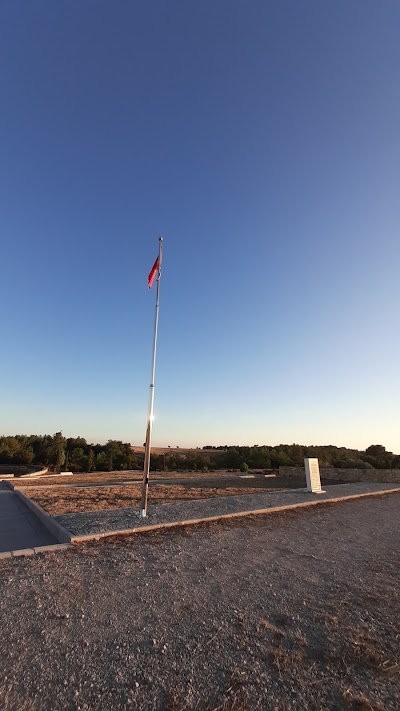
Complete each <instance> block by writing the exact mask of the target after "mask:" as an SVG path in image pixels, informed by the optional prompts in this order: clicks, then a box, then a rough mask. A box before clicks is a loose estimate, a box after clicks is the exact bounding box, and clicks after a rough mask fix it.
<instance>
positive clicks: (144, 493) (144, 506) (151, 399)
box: [140, 237, 163, 518]
mask: <svg viewBox="0 0 400 711" xmlns="http://www.w3.org/2000/svg"><path fill="white" fill-rule="evenodd" d="M162 245H163V238H162V237H160V238H159V248H158V274H157V291H156V313H155V319H154V340H153V358H152V365H151V383H150V393H149V408H148V412H147V430H146V446H145V452H144V466H143V483H142V500H141V503H140V516H141V517H142V518H145V516H147V493H148V490H149V471H150V452H151V431H152V428H153V420H154V379H155V374H156V353H157V333H158V308H159V303H160V278H161V260H162Z"/></svg>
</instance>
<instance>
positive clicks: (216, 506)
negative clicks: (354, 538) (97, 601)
mask: <svg viewBox="0 0 400 711" xmlns="http://www.w3.org/2000/svg"><path fill="white" fill-rule="evenodd" d="M396 491H397V492H400V485H399V484H375V483H370V482H365V483H364V482H362V483H361V482H360V483H355V484H335V485H333V486H325V487H324V493H321V494H310V493H308V492H307V491H305V490H304V489H292V490H285V491H275V492H271V491H268V492H265V493H257V494H244V495H239V496H218V497H215V498H212V499H193V500H189V501H188V500H186V501H177V502H176V503H172V504H156V505H152V504H151V503H150V504H149V508H148V515H147V517H146V518H140V517H139V508H138V507H137V508H120V509H108V510H103V511H87V512H79V513H70V514H64V515H62V516H55V517H54V518H55V520H56V521H58V522H59V523H60V524H61V525H62V526H64V527H65V528H66V529H67V530H68V531H70V532H71V534H72V541H79V540H85V539H90V538H93V537H97V536H99V534H100V535H104V534H105V535H110V534H113V535H115V533H116V532H117V531H118V532H121V533H123V532H127V531H130V532H136V531H140V530H146V529H147V530H149V529H154V528H162V527H166V526H176V525H180V524H183V523H186V524H192V523H200V522H202V521H210V520H211V521H212V520H216V519H219V518H225V517H233V516H246V515H249V514H252V513H268V512H270V511H279V510H281V511H282V510H289V509H293V508H297V507H301V506H313V505H315V504H320V503H323V502H325V503H326V502H332V503H335V502H339V501H346V500H348V499H353V498H358V497H362V496H370V495H374V496H377V495H379V494H385V493H391V492H396ZM150 498H151V492H150ZM399 503H400V502H399Z"/></svg>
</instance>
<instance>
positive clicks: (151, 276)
mask: <svg viewBox="0 0 400 711" xmlns="http://www.w3.org/2000/svg"><path fill="white" fill-rule="evenodd" d="M157 272H158V257H157V259H156V261H155V262H154V264H153V266H152V268H151V270H150V274H149V276H148V277H147V285H148V287H149V289H151V287H152V286H153V281H154V277H155V275H156V274H157Z"/></svg>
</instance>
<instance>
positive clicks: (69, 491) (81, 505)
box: [29, 484, 265, 516]
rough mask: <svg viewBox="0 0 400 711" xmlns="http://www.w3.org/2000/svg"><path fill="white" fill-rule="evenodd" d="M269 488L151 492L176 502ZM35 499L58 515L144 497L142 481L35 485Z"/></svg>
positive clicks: (158, 487) (135, 502)
mask: <svg viewBox="0 0 400 711" xmlns="http://www.w3.org/2000/svg"><path fill="white" fill-rule="evenodd" d="M262 491H265V489H264V488H258V487H247V488H242V487H227V488H222V487H221V488H219V487H212V486H211V487H203V486H196V487H194V486H193V487H192V486H190V485H187V486H182V485H178V484H170V485H167V484H152V485H151V487H150V491H149V501H150V502H151V503H152V504H170V503H173V502H175V501H185V500H191V499H210V498H215V497H216V496H237V495H239V494H245V493H248V494H250V493H251V494H252V493H257V492H262ZM29 496H30V498H31V499H33V500H34V501H36V503H37V504H39V506H41V507H42V508H43V509H45V511H47V513H49V514H50V516H58V515H61V514H66V513H75V512H79V511H100V510H104V509H116V508H128V507H130V506H139V503H140V496H141V486H140V484H132V485H130V484H126V485H123V486H112V487H111V486H109V487H107V486H101V487H96V488H87V489H86V488H80V489H79V488H78V489H76V488H73V487H63V488H62V489H59V490H58V489H57V488H45V487H40V488H39V487H37V488H36V489H35V488H31V489H30V491H29Z"/></svg>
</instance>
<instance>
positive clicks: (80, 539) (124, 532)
mask: <svg viewBox="0 0 400 711" xmlns="http://www.w3.org/2000/svg"><path fill="white" fill-rule="evenodd" d="M396 493H400V487H398V488H396V489H389V490H385V491H370V492H364V493H361V494H350V495H349V496H340V497H337V498H332V499H323V500H319V501H318V499H316V500H315V499H314V500H313V501H305V502H300V503H298V504H287V505H283V506H273V507H270V508H267V509H265V508H264V509H252V510H251V511H236V512H234V513H228V514H219V515H216V516H209V517H206V518H193V519H188V520H186V521H172V522H168V523H158V524H157V523H154V524H150V525H149V526H140V527H136V528H123V529H119V530H115V531H98V532H97V533H85V534H82V535H80V536H79V535H78V536H74V535H73V534H70V542H71V543H85V542H86V541H98V540H100V539H101V538H109V537H110V536H128V535H130V534H133V533H141V532H142V531H156V530H159V529H161V528H176V527H178V526H193V525H195V524H199V523H211V522H213V521H221V520H223V519H231V518H242V517H244V516H257V515H260V514H270V513H281V512H283V511H290V510H293V509H300V508H308V507H310V506H322V505H324V504H338V503H341V502H343V501H350V500H352V499H363V498H366V497H367V496H384V495H386V494H396Z"/></svg>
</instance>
